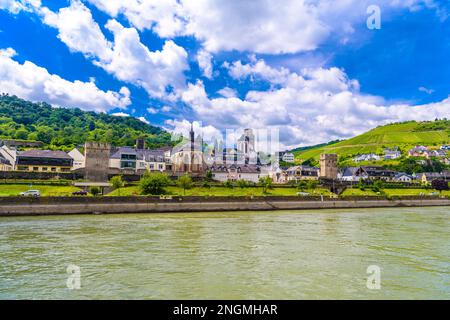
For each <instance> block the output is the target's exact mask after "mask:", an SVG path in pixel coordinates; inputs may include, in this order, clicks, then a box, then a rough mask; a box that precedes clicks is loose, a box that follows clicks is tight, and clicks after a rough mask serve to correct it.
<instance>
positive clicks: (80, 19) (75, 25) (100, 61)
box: [37, 0, 189, 99]
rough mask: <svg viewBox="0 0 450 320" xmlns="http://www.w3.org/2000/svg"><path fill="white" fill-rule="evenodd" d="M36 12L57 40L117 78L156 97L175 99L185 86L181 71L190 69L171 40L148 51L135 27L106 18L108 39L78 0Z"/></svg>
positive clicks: (184, 52)
mask: <svg viewBox="0 0 450 320" xmlns="http://www.w3.org/2000/svg"><path fill="white" fill-rule="evenodd" d="M37 11H38V12H39V13H40V14H41V15H42V17H43V22H44V23H46V24H48V25H49V26H52V27H54V28H56V29H57V30H58V37H59V39H60V40H61V41H62V42H64V43H65V44H66V45H67V46H68V47H69V49H70V50H72V51H74V52H81V53H83V54H84V55H85V56H86V57H87V58H89V59H92V61H93V63H94V64H95V65H97V66H99V67H101V68H103V69H104V70H106V71H107V72H109V73H111V74H113V75H114V76H115V77H116V78H117V79H119V80H121V81H125V82H128V83H132V84H134V85H137V86H139V87H142V88H144V89H145V90H146V91H147V92H148V94H149V95H150V96H153V97H157V98H166V99H175V97H176V95H177V91H178V90H182V89H183V88H184V86H185V76H184V71H186V70H187V69H188V68H189V66H188V63H187V52H186V50H185V49H184V48H182V47H180V46H178V45H177V44H175V42H173V41H172V40H167V41H166V42H165V43H164V45H163V47H162V49H161V50H156V51H150V50H149V49H148V48H147V47H146V46H145V45H144V44H143V43H142V42H141V40H140V36H139V34H138V32H137V30H136V29H135V28H133V27H130V28H126V27H124V26H122V25H121V24H120V23H119V22H117V21H116V20H109V21H108V22H107V24H106V26H105V27H106V28H107V29H108V30H109V31H111V32H112V34H113V36H114V41H113V42H110V41H108V40H107V39H106V38H105V36H104V34H103V33H102V31H101V29H100V27H99V25H98V24H97V22H95V21H94V19H93V17H92V14H91V12H90V10H89V9H88V8H87V7H86V6H85V5H84V4H83V3H81V2H80V1H79V0H73V1H71V4H70V6H69V7H66V8H62V9H60V10H59V11H58V12H53V11H51V10H50V9H48V8H46V7H40V8H38V9H37Z"/></svg>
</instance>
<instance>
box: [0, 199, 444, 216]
mask: <svg viewBox="0 0 450 320" xmlns="http://www.w3.org/2000/svg"><path fill="white" fill-rule="evenodd" d="M431 206H450V199H449V198H444V197H442V198H440V197H401V198H392V199H387V198H382V197H345V198H327V197H323V198H321V197H270V196H268V197H180V196H173V197H170V196H163V197H155V196H148V197H147V196H131V197H41V198H24V197H0V217H2V216H33V215H69V214H114V213H116V214H117V213H165V212H167V213H173V212H213V211H270V210H306V209H344V208H392V207H431Z"/></svg>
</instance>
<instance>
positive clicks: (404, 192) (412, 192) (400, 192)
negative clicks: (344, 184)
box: [342, 188, 450, 197]
mask: <svg viewBox="0 0 450 320" xmlns="http://www.w3.org/2000/svg"><path fill="white" fill-rule="evenodd" d="M383 191H384V193H385V194H386V195H388V196H391V197H393V196H418V195H420V194H421V193H422V194H424V195H429V194H430V193H433V192H438V191H436V190H430V189H384V190H383ZM376 195H378V194H377V193H375V192H373V191H372V190H370V189H366V190H365V191H361V190H359V189H351V188H348V189H346V190H345V191H344V192H343V193H342V196H376ZM441 195H443V196H450V191H443V192H442V193H441Z"/></svg>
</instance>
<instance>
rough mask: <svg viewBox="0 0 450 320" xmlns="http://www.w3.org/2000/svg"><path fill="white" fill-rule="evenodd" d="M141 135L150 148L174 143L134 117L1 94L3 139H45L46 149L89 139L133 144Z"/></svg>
mask: <svg viewBox="0 0 450 320" xmlns="http://www.w3.org/2000/svg"><path fill="white" fill-rule="evenodd" d="M138 137H145V138H146V142H147V145H148V146H149V147H160V146H165V145H170V144H171V137H170V134H169V133H168V132H165V131H164V130H162V129H161V128H158V127H154V126H151V125H148V124H146V123H144V122H142V121H140V120H138V119H135V118H133V117H115V116H111V115H107V114H106V113H96V112H87V111H82V110H81V109H78V108H74V109H73V108H72V109H66V108H54V107H52V106H50V105H49V104H47V103H45V102H42V103H33V102H29V101H26V100H23V99H20V98H17V97H16V96H9V95H0V138H4V139H20V140H35V141H42V142H43V143H44V146H45V147H46V148H50V149H61V150H70V149H72V148H73V147H76V146H82V145H83V144H84V142H85V141H89V140H90V141H102V142H109V143H111V144H112V145H116V146H125V145H126V146H133V145H134V144H135V140H136V139H137V138H138Z"/></svg>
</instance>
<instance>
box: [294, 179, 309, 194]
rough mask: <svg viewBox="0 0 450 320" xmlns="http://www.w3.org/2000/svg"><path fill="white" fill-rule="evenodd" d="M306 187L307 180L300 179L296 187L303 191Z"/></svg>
mask: <svg viewBox="0 0 450 320" xmlns="http://www.w3.org/2000/svg"><path fill="white" fill-rule="evenodd" d="M307 188H308V182H307V181H306V180H300V181H299V182H298V184H297V189H298V190H300V191H302V192H304V191H306V189H307Z"/></svg>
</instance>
